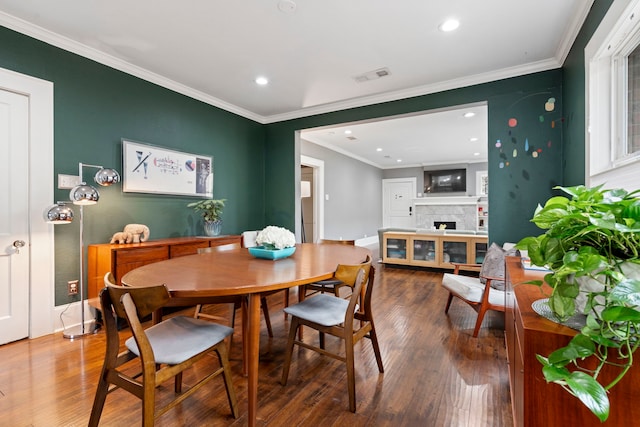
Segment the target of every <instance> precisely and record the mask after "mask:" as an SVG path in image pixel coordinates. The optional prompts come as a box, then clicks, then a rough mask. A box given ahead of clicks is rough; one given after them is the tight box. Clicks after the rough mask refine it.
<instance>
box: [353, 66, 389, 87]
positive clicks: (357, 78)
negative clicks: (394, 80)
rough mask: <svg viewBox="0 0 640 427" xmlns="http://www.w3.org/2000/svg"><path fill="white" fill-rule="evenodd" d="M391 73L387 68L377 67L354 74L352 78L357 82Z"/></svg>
mask: <svg viewBox="0 0 640 427" xmlns="http://www.w3.org/2000/svg"><path fill="white" fill-rule="evenodd" d="M389 75H391V71H389V69H388V68H386V67H385V68H379V69H377V70H373V71H369V72H368V73H364V74H360V75H359V76H355V77H354V78H353V79H354V80H355V81H356V82H358V83H364V82H368V81H369V80H376V79H379V78H382V77H387V76H389Z"/></svg>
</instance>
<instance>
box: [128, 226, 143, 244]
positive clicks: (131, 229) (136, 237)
mask: <svg viewBox="0 0 640 427" xmlns="http://www.w3.org/2000/svg"><path fill="white" fill-rule="evenodd" d="M123 232H124V233H131V234H132V235H133V243H139V242H146V241H147V240H149V227H147V226H146V225H144V224H127V225H126V226H125V227H124V230H123Z"/></svg>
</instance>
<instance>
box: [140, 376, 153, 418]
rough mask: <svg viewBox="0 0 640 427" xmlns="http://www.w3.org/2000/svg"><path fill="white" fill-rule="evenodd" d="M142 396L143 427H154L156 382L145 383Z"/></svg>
mask: <svg viewBox="0 0 640 427" xmlns="http://www.w3.org/2000/svg"><path fill="white" fill-rule="evenodd" d="M143 383H144V386H143V388H144V390H143V392H142V393H143V395H142V427H153V425H154V422H155V415H156V402H155V400H156V394H155V393H156V385H155V381H144V380H143Z"/></svg>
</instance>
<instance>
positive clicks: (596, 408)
mask: <svg viewBox="0 0 640 427" xmlns="http://www.w3.org/2000/svg"><path fill="white" fill-rule="evenodd" d="M566 382H567V385H568V386H569V388H570V389H571V391H572V393H573V394H574V396H576V397H577V398H578V399H580V401H581V402H582V403H583V404H584V405H585V406H586V407H587V408H589V410H590V411H591V412H593V414H594V415H595V416H596V417H598V419H599V420H600V421H602V422H604V421H606V420H607V418H609V398H608V396H607V392H606V390H605V389H604V387H602V386H601V385H600V383H598V382H597V381H596V380H595V379H594V378H593V377H591V376H589V375H587V374H585V373H584V372H580V371H576V372H572V373H571V375H570V376H569V378H567V379H566Z"/></svg>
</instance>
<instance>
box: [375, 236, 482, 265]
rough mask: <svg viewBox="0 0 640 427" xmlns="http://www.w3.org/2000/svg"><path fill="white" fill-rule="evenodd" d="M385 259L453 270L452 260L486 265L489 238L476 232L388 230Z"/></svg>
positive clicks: (384, 252)
mask: <svg viewBox="0 0 640 427" xmlns="http://www.w3.org/2000/svg"><path fill="white" fill-rule="evenodd" d="M382 242H383V243H382V248H380V250H381V255H382V262H384V263H389V264H401V265H415V266H420V267H434V268H448V269H453V268H454V266H453V264H451V263H452V262H457V263H461V264H482V261H484V256H485V254H486V252H487V242H488V237H487V236H485V235H476V234H455V231H453V232H451V233H446V234H445V233H433V234H430V233H413V232H403V231H388V232H386V233H384V235H383V239H382Z"/></svg>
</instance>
